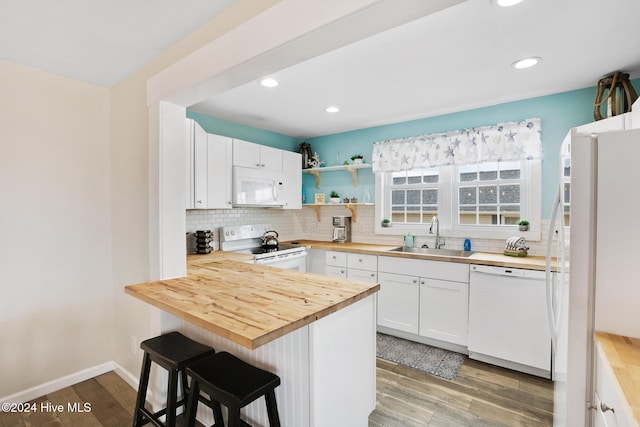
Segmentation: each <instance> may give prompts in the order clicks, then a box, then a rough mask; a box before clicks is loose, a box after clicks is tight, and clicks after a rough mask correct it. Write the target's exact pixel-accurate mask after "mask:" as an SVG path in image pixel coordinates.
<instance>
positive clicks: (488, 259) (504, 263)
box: [284, 240, 557, 271]
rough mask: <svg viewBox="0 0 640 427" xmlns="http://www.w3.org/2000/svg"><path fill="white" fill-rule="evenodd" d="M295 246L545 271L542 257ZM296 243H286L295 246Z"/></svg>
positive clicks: (345, 245)
mask: <svg viewBox="0 0 640 427" xmlns="http://www.w3.org/2000/svg"><path fill="white" fill-rule="evenodd" d="M294 241H295V242H297V243H295V244H299V245H300V246H305V247H307V249H324V250H330V251H336V252H351V253H356V254H362V255H377V256H389V257H396V258H410V259H418V260H430V261H443V262H457V263H462V264H482V265H490V266H494V267H505V268H523V269H527V270H540V271H543V270H544V269H545V258H544V257H541V256H536V255H531V256H526V257H509V256H506V255H504V254H502V253H499V252H481V251H474V253H473V255H471V256H468V257H457V256H446V255H424V254H412V253H407V252H391V251H390V250H391V249H393V248H397V247H398V246H401V245H388V244H380V243H358V242H350V243H333V242H323V241H317V240H294ZM294 241H287V242H284V243H287V244H293V242H294ZM555 262H556V259H555V258H553V259H552V271H557V268H556V266H555Z"/></svg>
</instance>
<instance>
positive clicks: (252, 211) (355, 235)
mask: <svg viewBox="0 0 640 427" xmlns="http://www.w3.org/2000/svg"><path fill="white" fill-rule="evenodd" d="M320 213H321V218H320V221H318V219H317V217H316V212H315V210H313V209H310V208H306V207H303V208H302V209H301V210H284V211H283V210H278V209H268V208H264V209H261V208H244V209H222V210H188V211H187V224H186V225H187V232H188V233H192V232H194V231H196V230H211V231H213V232H214V242H213V247H214V249H216V250H217V249H219V248H220V237H219V228H220V227H223V226H229V225H244V224H271V225H272V226H273V228H274V229H275V230H277V231H278V234H279V238H280V240H283V241H284V240H293V239H308V240H325V241H328V240H331V231H332V225H331V217H333V216H337V215H347V216H348V215H350V212H349V210H348V209H347V208H345V207H344V206H340V205H337V206H329V205H327V206H323V207H322V208H321V209H320ZM357 214H358V217H357V222H355V223H353V224H352V234H351V240H352V241H354V242H360V243H379V244H389V245H398V246H400V245H402V236H395V235H394V236H387V235H376V234H374V232H373V230H374V222H375V212H374V207H373V206H358V212H357ZM548 227H549V221H548V220H543V221H542V236H543V240H541V241H539V242H533V241H528V242H527V244H528V245H529V255H538V256H544V255H545V253H546V249H547V243H546V236H547V232H548ZM433 239H434V238H433V236H427V235H426V234H425V235H423V236H421V235H416V236H415V245H416V246H421V245H423V244H425V243H427V244H429V245H430V246H431V245H432V244H433ZM445 239H446V244H445V248H450V249H462V246H463V241H464V239H463V238H454V237H447V236H446V235H445ZM504 242H505V240H504V239H472V249H473V250H474V251H483V252H502V250H503V249H504Z"/></svg>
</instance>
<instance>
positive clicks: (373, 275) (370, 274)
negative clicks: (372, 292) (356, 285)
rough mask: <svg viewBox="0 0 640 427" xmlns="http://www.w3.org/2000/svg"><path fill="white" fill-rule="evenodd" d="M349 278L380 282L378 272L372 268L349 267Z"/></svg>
mask: <svg viewBox="0 0 640 427" xmlns="http://www.w3.org/2000/svg"><path fill="white" fill-rule="evenodd" d="M347 278H349V279H355V280H364V281H365V282H372V283H378V272H376V271H371V270H358V269H356V268H348V269H347Z"/></svg>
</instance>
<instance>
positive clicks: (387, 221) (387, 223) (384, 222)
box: [381, 218, 391, 227]
mask: <svg viewBox="0 0 640 427" xmlns="http://www.w3.org/2000/svg"><path fill="white" fill-rule="evenodd" d="M381 225H382V226H383V227H391V220H390V219H388V218H385V219H383V220H382V224H381Z"/></svg>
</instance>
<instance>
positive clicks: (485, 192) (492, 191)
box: [478, 185, 498, 203]
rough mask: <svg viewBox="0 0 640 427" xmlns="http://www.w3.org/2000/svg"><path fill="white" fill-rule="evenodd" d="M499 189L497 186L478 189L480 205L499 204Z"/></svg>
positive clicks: (485, 186)
mask: <svg viewBox="0 0 640 427" xmlns="http://www.w3.org/2000/svg"><path fill="white" fill-rule="evenodd" d="M497 191H498V189H497V187H496V186H495V185H484V186H481V187H479V188H478V193H479V197H480V203H498V193H497Z"/></svg>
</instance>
